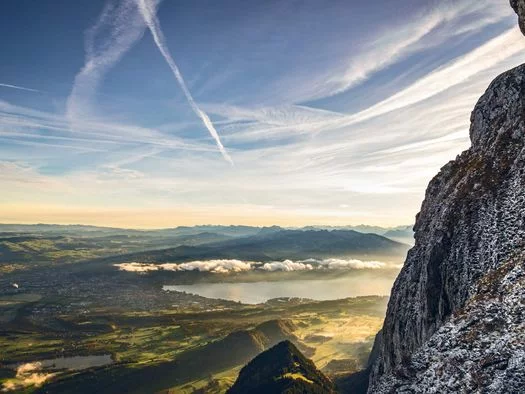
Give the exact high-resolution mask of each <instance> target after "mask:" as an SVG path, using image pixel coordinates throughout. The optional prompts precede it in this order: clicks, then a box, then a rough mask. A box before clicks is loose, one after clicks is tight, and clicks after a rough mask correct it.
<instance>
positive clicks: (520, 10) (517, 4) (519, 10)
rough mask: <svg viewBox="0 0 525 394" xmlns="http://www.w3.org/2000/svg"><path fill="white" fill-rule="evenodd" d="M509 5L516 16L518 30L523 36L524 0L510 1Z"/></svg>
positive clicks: (524, 25) (524, 19)
mask: <svg viewBox="0 0 525 394" xmlns="http://www.w3.org/2000/svg"><path fill="white" fill-rule="evenodd" d="M510 5H511V6H512V8H514V11H516V14H518V17H519V25H520V29H521V31H522V32H523V34H525V0H510Z"/></svg>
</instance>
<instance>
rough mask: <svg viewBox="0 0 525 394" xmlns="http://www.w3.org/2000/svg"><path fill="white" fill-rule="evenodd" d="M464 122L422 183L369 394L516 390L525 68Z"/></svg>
mask: <svg viewBox="0 0 525 394" xmlns="http://www.w3.org/2000/svg"><path fill="white" fill-rule="evenodd" d="M511 5H512V6H513V8H514V9H515V10H516V11H517V12H518V15H519V16H520V26H521V28H522V30H524V31H525V1H524V0H512V1H511ZM471 122H472V123H471V128H470V138H471V141H472V146H471V148H470V149H468V150H467V151H465V152H464V153H462V154H461V155H460V156H458V157H457V158H456V160H454V161H452V162H450V163H448V164H447V165H446V166H444V167H443V168H442V169H441V171H440V173H439V174H438V175H437V176H436V177H435V178H434V179H433V180H432V181H431V182H430V184H429V186H428V189H427V192H426V197H425V201H424V202H423V205H422V208H421V212H420V213H419V215H418V217H417V221H416V225H415V227H414V229H415V240H416V243H415V246H414V248H413V249H412V250H410V252H409V254H408V256H407V260H406V263H405V266H404V268H403V270H402V271H401V273H400V275H399V277H398V278H397V280H396V282H395V284H394V287H393V289H392V295H391V300H390V303H389V306H388V311H387V316H386V319H385V323H384V327H383V340H382V342H381V343H379V344H378V346H379V347H380V352H379V356H378V359H377V360H376V362H375V364H374V367H373V371H372V375H371V379H370V388H369V393H394V392H395V393H399V392H407V393H409V392H414V393H416V392H417V393H419V392H429V393H430V392H439V393H447V392H450V393H458V392H469V393H470V392H491V393H492V392H494V393H517V392H525V382H524V378H523V376H524V375H525V366H524V364H525V326H524V323H523V322H524V320H525V319H524V314H525V311H524V310H525V304H524V303H525V292H524V286H525V281H524V260H523V257H524V253H523V252H522V251H523V249H524V246H525V149H524V148H525V65H523V66H520V67H517V68H515V69H513V70H510V71H508V72H506V73H504V74H502V75H501V76H499V77H498V78H496V80H495V81H494V82H493V83H492V84H491V85H490V87H489V88H488V89H487V91H486V93H485V94H484V95H483V96H482V97H481V99H480V100H479V102H478V103H477V105H476V107H475V109H474V111H473V112H472V116H471Z"/></svg>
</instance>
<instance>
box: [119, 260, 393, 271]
mask: <svg viewBox="0 0 525 394" xmlns="http://www.w3.org/2000/svg"><path fill="white" fill-rule="evenodd" d="M115 267H117V268H118V269H119V270H121V271H127V272H138V273H146V272H153V271H199V272H211V273H215V274H225V273H233V272H247V271H266V272H276V271H281V272H293V271H313V270H378V269H401V265H400V264H397V263H387V262H381V261H362V260H357V259H336V258H330V259H307V260H299V261H292V260H284V261H272V262H266V263H265V262H255V261H241V260H233V259H224V260H221V259H219V260H205V261H191V262H187V263H180V264H174V263H163V264H153V263H138V262H129V263H120V264H115Z"/></svg>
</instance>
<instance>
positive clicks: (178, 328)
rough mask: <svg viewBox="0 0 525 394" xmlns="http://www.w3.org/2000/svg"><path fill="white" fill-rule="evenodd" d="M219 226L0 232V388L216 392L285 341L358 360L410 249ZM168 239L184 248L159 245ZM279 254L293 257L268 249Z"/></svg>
mask: <svg viewBox="0 0 525 394" xmlns="http://www.w3.org/2000/svg"><path fill="white" fill-rule="evenodd" d="M18 230H20V229H18ZM215 230H216V231H218V233H214V234H213V235H210V234H209V233H208V234H207V235H206V236H203V235H202V233H196V234H184V235H180V234H177V235H176V236H173V234H172V235H170V236H168V237H166V238H165V237H164V234H163V235H162V236H159V234H155V233H153V234H151V233H150V234H133V235H131V234H129V233H124V234H122V233H120V234H119V233H118V230H114V231H115V232H116V233H115V232H113V233H111V234H109V235H108V234H107V232H108V231H110V230H96V231H93V229H90V231H89V232H86V231H85V230H83V229H80V230H79V229H76V230H74V231H73V230H70V229H60V228H57V229H54V231H53V233H49V231H42V230H41V229H40V230H39V231H33V232H32V233H20V232H16V233H4V234H3V237H2V238H0V245H1V246H2V247H3V249H2V254H1V255H0V256H1V259H2V264H1V266H2V267H3V270H2V273H1V274H0V289H1V293H0V333H1V335H0V346H1V347H2V349H3V351H2V355H1V358H0V384H1V387H2V390H3V391H5V392H26V393H32V392H38V393H62V392H70V391H71V390H74V391H75V392H79V393H82V392H86V393H88V392H93V391H92V390H93V388H96V390H97V392H100V393H105V392H107V393H111V392H130V393H132V392H136V393H143V392H174V393H224V392H226V390H227V389H228V388H229V387H230V386H231V385H232V384H233V382H234V381H235V379H236V378H237V375H238V373H239V370H240V368H241V367H242V366H243V365H244V364H246V363H247V362H248V361H250V360H251V359H252V358H253V357H255V356H256V355H257V354H259V353H261V352H262V351H264V350H266V349H268V348H270V347H271V346H273V345H275V344H277V343H278V342H281V341H283V340H289V341H291V342H292V343H293V344H295V345H296V346H297V347H298V348H299V349H300V351H301V352H303V353H304V354H305V355H306V356H307V357H309V358H311V359H312V360H313V361H314V362H315V364H316V366H317V367H318V368H320V369H321V370H323V371H325V373H326V374H327V375H328V376H331V377H334V378H336V377H337V376H338V375H339V374H341V373H344V374H347V373H348V372H349V370H350V371H358V370H360V369H362V368H364V367H365V366H366V363H367V358H368V354H369V352H370V350H371V346H372V343H373V339H374V336H375V334H376V332H377V331H378V330H379V329H380V327H381V325H382V321H383V317H384V314H385V311H386V305H387V302H388V298H387V297H386V296H385V295H386V294H388V293H389V289H390V286H391V284H392V282H393V280H394V278H395V276H396V275H397V272H398V271H399V268H400V266H399V262H400V261H401V257H400V254H401V253H402V252H401V251H403V250H406V249H407V248H408V247H407V246H405V245H404V244H400V243H397V242H395V241H391V240H389V239H387V238H384V237H381V236H378V235H375V234H374V235H368V234H363V233H357V232H355V233H354V232H353V231H348V230H345V231H343V232H341V230H335V231H334V230H311V229H310V230H307V231H299V230H292V231H291V233H287V231H288V230H282V229H279V230H278V231H279V232H281V234H279V236H278V237H279V238H280V239H281V241H280V243H279V245H278V247H277V248H276V249H273V250H271V248H269V247H268V246H266V245H267V244H268V243H269V242H270V241H268V234H267V233H268V232H269V233H273V232H275V231H276V229H271V230H268V229H258V230H257V232H258V233H260V232H262V233H263V234H258V235H257V234H255V235H254V234H251V233H250V231H248V230H247V229H245V228H243V229H242V231H236V230H238V229H236V230H232V229H229V228H224V229H215ZM111 231H113V230H111ZM184 231H186V232H188V231H189V230H187V229H185V230H184ZM221 231H222V232H221ZM102 232H104V235H101V233H102ZM121 232H122V231H121ZM252 232H253V231H252ZM283 232H284V233H283ZM283 235H286V237H284V236H283ZM225 237H227V238H228V240H227V241H224V240H223V241H219V239H222V238H225ZM352 237H353V238H355V239H356V240H357V241H355V242H354V243H352V242H350V243H348V245H349V246H347V249H345V250H344V251H342V252H341V253H340V254H330V249H331V248H333V246H334V245H337V243H338V242H339V239H341V238H342V239H344V240H345V242H346V241H347V240H348V239H349V238H352ZM204 239H207V241H204ZM272 239H273V240H275V235H271V236H270V240H272ZM312 240H314V241H315V242H313V241H312ZM177 242H182V243H184V242H185V243H187V244H182V245H180V246H178V247H176V248H175V250H177V249H178V248H181V249H183V250H186V251H187V252H185V253H186V257H185V256H184V255H182V253H181V252H180V249H179V250H178V251H177V252H173V250H174V249H173V248H164V249H163V248H159V249H157V248H158V245H164V246H166V245H169V246H172V245H173V244H175V245H177ZM224 242H225V244H223V243H224ZM155 245H157V246H155ZM306 245H308V247H306ZM370 245H374V246H373V249H372V247H371V246H370ZM378 245H379V246H378ZM199 247H201V249H199ZM352 248H353V249H352ZM249 250H251V253H253V255H251V256H252V257H249V256H250V255H249V254H246V253H248V252H247V251H249ZM279 250H280V251H279ZM352 250H353V252H352ZM393 250H394V253H393ZM286 251H289V254H290V255H291V257H292V258H293V259H295V260H289V259H283V260H276V259H274V256H273V255H272V256H271V257H269V256H268V255H271V253H275V254H276V255H275V258H277V257H284V254H285V252H286ZM196 253H197V254H199V253H200V254H203V253H204V254H205V255H206V257H209V259H206V258H203V259H202V260H193V258H194V256H195V255H196ZM350 253H351V254H350ZM277 254H280V255H279V256H277ZM240 255H242V257H247V259H246V260H237V259H236V258H239V257H241V256H240ZM86 256H89V257H88V258H85V257H86ZM138 256H140V257H142V258H141V259H140V260H138V261H141V262H140V263H139V262H137V260H136V258H137V257H138ZM308 256H311V257H308ZM378 259H382V261H379V260H378ZM7 267H9V268H7ZM240 267H241V268H240ZM145 382H148V383H145ZM151 382H155V383H154V385H153V386H151ZM83 388H85V389H83ZM83 390H84V391H83Z"/></svg>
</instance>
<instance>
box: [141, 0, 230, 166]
mask: <svg viewBox="0 0 525 394" xmlns="http://www.w3.org/2000/svg"><path fill="white" fill-rule="evenodd" d="M136 1H137V6H138V9H139V11H140V13H141V14H142V16H143V18H144V21H145V22H146V25H147V26H148V28H149V30H150V32H151V35H152V36H153V40H154V41H155V44H156V45H157V47H158V48H159V51H160V53H161V54H162V56H163V57H164V59H165V60H166V62H167V63H168V65H169V67H170V68H171V71H172V72H173V75H174V76H175V79H176V80H177V82H178V83H179V85H180V87H181V89H182V92H183V93H184V96H186V99H187V100H188V103H189V104H190V106H191V109H192V110H193V112H195V114H196V115H197V116H198V117H199V118H201V120H202V123H204V126H205V127H206V128H207V129H208V131H209V132H210V134H211V136H212V137H213V139H214V140H215V142H216V144H217V147H218V148H219V150H220V152H221V154H222V156H223V157H224V158H225V159H226V160H227V161H228V162H229V163H230V164H232V165H233V160H232V158H231V157H230V155H229V154H228V152H227V151H226V149H225V148H224V145H223V144H222V142H221V138H220V137H219V133H217V130H216V129H215V127H214V126H213V123H212V121H211V119H210V117H209V116H208V115H207V114H206V113H205V112H204V111H203V110H202V109H200V108H199V106H198V105H197V103H196V102H195V100H194V99H193V96H192V95H191V92H190V90H189V89H188V87H187V86H186V82H185V81H184V78H183V77H182V74H181V73H180V70H179V67H177V64H176V63H175V61H174V60H173V57H172V56H171V53H170V51H169V49H168V47H167V45H166V40H165V38H164V34H163V33H162V30H161V29H160V23H159V20H158V18H157V9H156V8H157V7H156V3H155V2H151V1H150V0H136Z"/></svg>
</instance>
